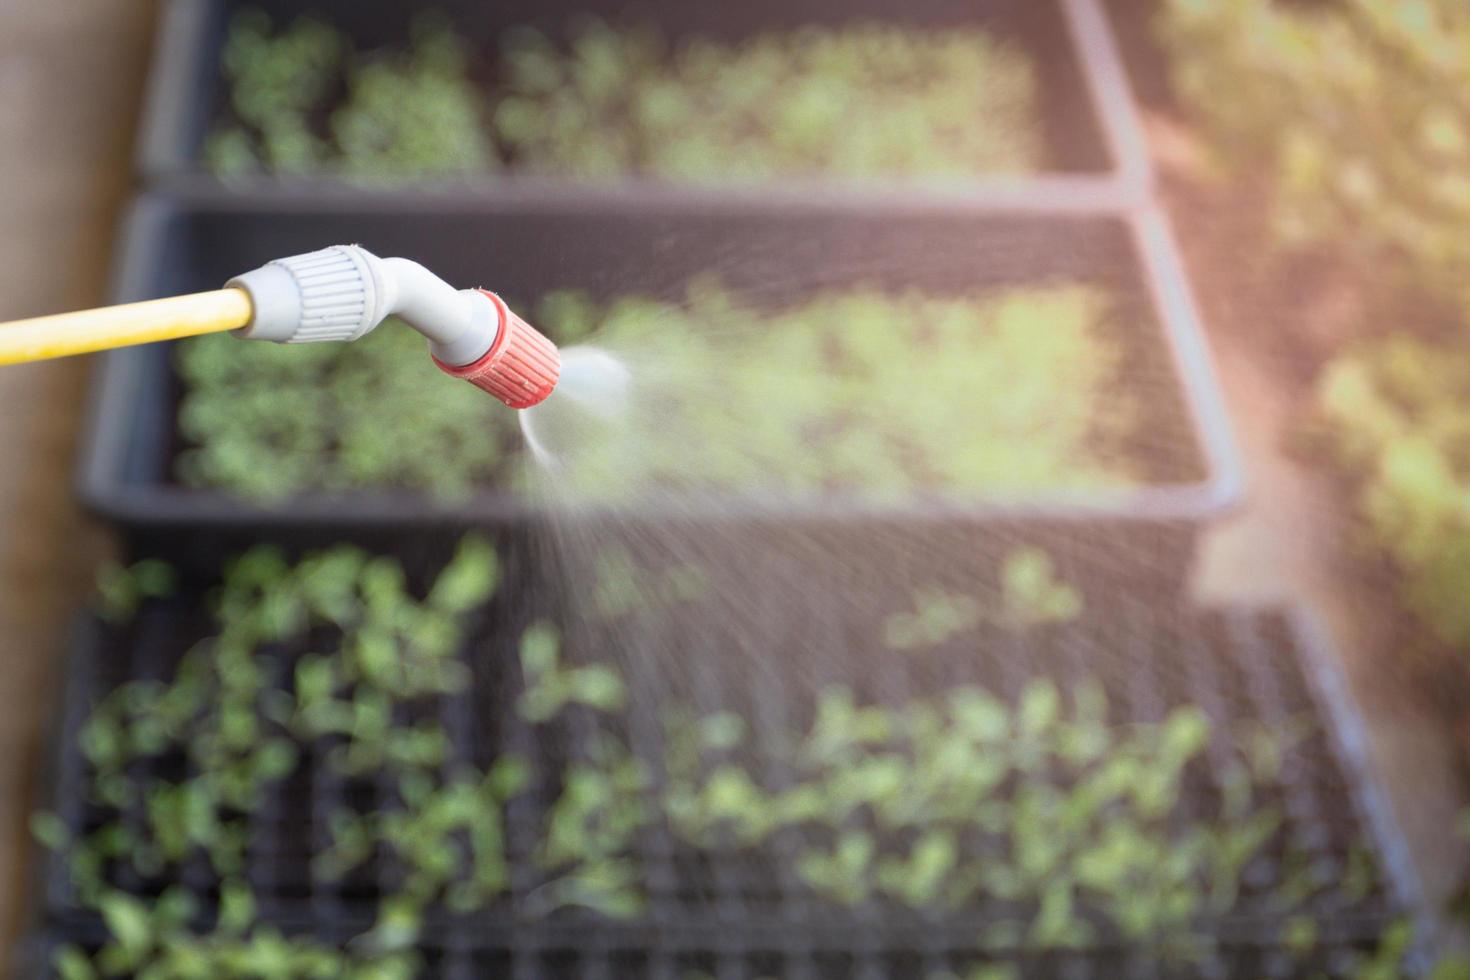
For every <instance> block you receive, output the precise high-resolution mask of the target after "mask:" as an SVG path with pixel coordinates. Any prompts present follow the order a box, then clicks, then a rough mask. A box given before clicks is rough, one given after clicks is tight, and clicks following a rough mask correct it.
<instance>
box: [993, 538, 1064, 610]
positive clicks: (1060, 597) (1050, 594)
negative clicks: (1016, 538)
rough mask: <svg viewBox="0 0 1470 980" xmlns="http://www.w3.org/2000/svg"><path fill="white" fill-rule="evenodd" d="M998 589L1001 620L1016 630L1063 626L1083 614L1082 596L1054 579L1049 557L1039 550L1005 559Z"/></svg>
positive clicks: (1024, 549) (1013, 554) (1029, 549)
mask: <svg viewBox="0 0 1470 980" xmlns="http://www.w3.org/2000/svg"><path fill="white" fill-rule="evenodd" d="M1001 590H1002V591H1001V596H1002V602H1003V604H1004V608H1005V612H1004V619H1005V620H1006V621H1007V622H1008V623H1010V624H1011V625H1013V626H1016V627H1020V628H1029V627H1033V626H1040V625H1044V624H1048V623H1065V622H1070V621H1072V620H1074V619H1076V618H1077V617H1078V616H1080V615H1081V614H1082V608H1083V603H1082V595H1081V593H1079V592H1078V591H1077V589H1076V588H1074V587H1073V586H1070V585H1068V584H1066V583H1065V582H1062V581H1061V580H1060V579H1058V578H1057V576H1056V569H1055V566H1054V564H1053V562H1052V559H1051V556H1050V555H1048V554H1047V553H1046V552H1045V551H1042V550H1041V549H1040V548H1022V549H1020V550H1019V551H1016V552H1013V553H1012V554H1010V555H1009V556H1007V558H1006V563H1005V567H1004V568H1003V569H1002V571H1001Z"/></svg>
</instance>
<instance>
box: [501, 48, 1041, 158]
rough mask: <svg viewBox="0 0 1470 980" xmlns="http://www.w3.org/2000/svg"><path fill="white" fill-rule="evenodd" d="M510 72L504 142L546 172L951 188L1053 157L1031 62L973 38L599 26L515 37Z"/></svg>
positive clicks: (507, 59)
mask: <svg viewBox="0 0 1470 980" xmlns="http://www.w3.org/2000/svg"><path fill="white" fill-rule="evenodd" d="M504 65H505V70H504V81H503V94H502V95H501V96H500V98H499V99H498V101H497V104H496V107H495V110H494V123H495V131H496V135H497V136H498V138H499V139H500V141H501V143H502V144H503V145H504V146H505V148H506V151H507V153H508V155H509V156H510V158H511V160H512V161H513V163H514V164H515V165H516V166H517V167H518V168H521V169H524V170H529V171H533V172H537V173H555V174H565V175H573V176H579V177H586V178H592V179H597V178H608V177H614V176H619V175H623V174H635V173H647V174H652V175H656V176H659V177H662V178H665V179H669V180H680V181H722V180H723V181H742V180H745V181H749V180H763V179H773V178H778V177H789V176H803V175H819V174H831V175H835V176H839V177H848V178H865V177H881V176H905V177H917V178H930V179H946V178H949V179H952V178H957V177H966V176H971V175H974V174H977V173H986V172H997V171H1002V172H1004V171H1010V172H1023V171H1029V170H1034V169H1037V168H1038V167H1039V166H1040V165H1041V163H1042V162H1043V156H1044V154H1043V152H1042V145H1041V140H1040V135H1039V130H1038V128H1037V126H1036V119H1037V105H1036V100H1037V96H1036V81H1035V77H1034V70H1033V67H1032V65H1031V64H1030V62H1029V61H1028V60H1027V58H1026V57H1025V56H1024V55H1023V54H1022V53H1021V52H1020V51H1019V50H1017V49H1016V48H1014V47H1012V46H1011V45H1009V44H1007V43H1005V42H1000V41H997V40H996V39H995V38H993V37H991V36H990V35H988V34H986V33H984V32H981V31H976V30H947V31H944V32H942V33H940V32H928V31H915V30H904V29H899V28H895V27H885V26H880V25H876V24H859V25H853V26H849V27H843V28H837V29H824V28H816V27H811V28H806V29H803V30H801V31H796V32H793V33H790V34H765V35H759V36H756V37H753V38H750V39H749V40H746V41H744V42H742V43H740V44H727V43H724V42H716V41H713V40H707V39H700V38H696V39H692V40H689V41H687V42H685V43H683V44H682V45H680V46H679V47H678V48H676V49H673V50H671V49H670V47H669V45H668V44H667V43H666V42H665V41H664V39H663V38H661V37H660V36H659V35H658V34H657V33H656V32H654V31H651V30H649V29H646V28H645V29H633V30H618V29H615V28H612V27H610V26H608V25H606V24H604V23H601V22H595V21H594V22H588V23H586V24H584V25H583V26H582V27H581V28H580V29H579V30H578V31H577V32H576V33H575V34H574V36H573V37H572V38H571V40H570V42H569V43H567V44H565V45H563V44H559V43H557V42H556V41H554V40H552V39H551V38H549V37H547V36H546V35H543V34H540V33H537V32H534V31H529V30H517V31H514V32H509V33H507V35H506V37H505V40H504ZM859 107H860V108H859ZM855 110H856V111H861V113H862V116H863V120H864V124H863V125H861V126H854V125H853V124H852V113H853V111H855Z"/></svg>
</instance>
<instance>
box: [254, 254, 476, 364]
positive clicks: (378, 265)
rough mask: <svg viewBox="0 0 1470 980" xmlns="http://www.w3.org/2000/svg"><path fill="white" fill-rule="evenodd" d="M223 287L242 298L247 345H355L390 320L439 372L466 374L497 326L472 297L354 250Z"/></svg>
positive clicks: (279, 264) (403, 264)
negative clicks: (419, 337)
mask: <svg viewBox="0 0 1470 980" xmlns="http://www.w3.org/2000/svg"><path fill="white" fill-rule="evenodd" d="M226 285H228V286H233V287H235V288H238V289H243V290H245V292H247V293H249V294H250V299H251V302H252V304H253V305H254V308H255V316H254V318H253V319H252V320H251V322H250V325H249V326H247V327H243V328H241V329H240V330H238V331H236V334H237V335H238V336H240V337H243V338H246V339H248V340H270V341H274V342H276V343H279V344H309V343H319V342H325V341H333V340H335V341H351V340H357V339H359V338H361V337H363V336H366V335H367V334H368V333H370V332H371V331H372V330H373V329H374V328H375V327H377V326H378V324H380V323H382V322H383V321H384V320H386V319H387V318H388V317H390V316H397V317H398V318H399V319H401V320H403V322H405V323H407V324H408V325H409V326H410V327H413V328H414V329H415V330H417V331H418V332H419V333H421V334H423V335H424V336H425V337H427V338H428V340H429V351H430V353H432V354H433V355H434V359H435V360H437V361H438V362H439V363H440V364H442V365H446V366H449V367H467V366H469V365H473V364H475V363H476V362H478V361H480V360H481V359H482V358H484V357H485V356H486V354H487V353H489V351H490V350H491V348H492V347H494V346H495V343H496V340H497V339H498V338H499V335H500V332H501V328H502V325H503V322H504V318H503V317H502V315H501V311H500V308H499V307H497V305H496V303H495V302H494V301H493V300H492V299H491V297H490V296H489V295H487V294H486V293H484V292H482V291H480V290H477V289H455V288H454V287H453V286H451V285H449V283H447V282H445V281H444V280H443V279H440V278H439V277H438V276H436V275H434V274H433V273H432V272H430V271H429V270H428V269H426V268H424V267H423V266H421V265H419V264H418V263H417V262H413V261H410V260H408V259H380V258H378V257H377V256H376V255H374V254H373V253H371V252H369V251H368V250H367V249H365V248H361V247H359V246H357V245H335V246H333V247H331V248H324V249H322V250H321V251H319V252H310V253H307V254H306V255H295V256H292V257H290V258H285V259H276V260H275V261H273V262H269V263H267V264H266V265H263V266H261V267H260V268H259V269H256V270H255V271H253V272H247V273H245V274H244V275H242V276H236V277H235V278H234V279H231V280H230V281H229V283H227V284H226Z"/></svg>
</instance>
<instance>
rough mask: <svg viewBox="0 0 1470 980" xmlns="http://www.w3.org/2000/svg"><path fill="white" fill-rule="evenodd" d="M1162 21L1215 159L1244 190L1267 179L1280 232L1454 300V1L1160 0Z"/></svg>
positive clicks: (1461, 39) (1461, 256) (1468, 131)
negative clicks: (1292, 0)
mask: <svg viewBox="0 0 1470 980" xmlns="http://www.w3.org/2000/svg"><path fill="white" fill-rule="evenodd" d="M1160 34H1161V37H1162V39H1163V40H1164V42H1165V44H1166V46H1167V47H1168V48H1169V49H1170V51H1171V53H1172V55H1173V66H1172V67H1173V77H1174V82H1175V86H1176V88H1177V90H1178V91H1179V92H1180V94H1181V96H1182V97H1183V99H1184V101H1185V102H1186V103H1187V104H1188V106H1189V107H1190V110H1191V112H1192V113H1193V114H1194V115H1195V116H1197V117H1198V118H1199V119H1201V120H1203V122H1204V123H1205V124H1206V126H1207V127H1208V129H1209V130H1210V132H1211V134H1212V135H1213V136H1214V143H1215V146H1216V148H1217V150H1218V153H1219V155H1220V156H1221V157H1222V158H1223V160H1224V162H1225V163H1226V165H1228V166H1230V167H1231V168H1232V169H1233V170H1235V171H1236V172H1238V173H1240V174H1242V175H1249V178H1250V180H1251V181H1252V188H1253V191H1254V194H1255V196H1259V194H1260V187H1259V185H1260V180H1261V176H1262V175H1263V174H1265V175H1269V176H1270V177H1271V178H1272V180H1271V184H1272V185H1273V186H1272V187H1271V190H1273V191H1274V195H1273V199H1272V215H1271V217H1272V221H1273V223H1274V226H1275V231H1276V233H1277V237H1278V239H1279V240H1280V241H1281V242H1282V243H1283V244H1284V245H1286V246H1289V247H1296V246H1302V245H1327V246H1330V247H1331V248H1332V249H1333V250H1335V251H1336V252H1337V253H1339V254H1341V255H1344V256H1350V257H1353V258H1355V259H1357V260H1359V261H1360V263H1361V265H1362V268H1363V269H1364V270H1366V272H1367V273H1368V274H1367V275H1365V276H1364V277H1363V278H1364V279H1365V280H1366V281H1370V282H1376V283H1383V282H1386V281H1388V280H1391V279H1393V278H1394V277H1395V275H1396V276H1397V278H1398V280H1399V281H1400V282H1402V283H1403V284H1405V285H1412V286H1415V287H1418V288H1421V289H1425V290H1427V291H1428V292H1429V293H1430V294H1431V295H1433V296H1435V297H1438V298H1441V299H1445V300H1447V301H1449V302H1451V303H1453V304H1454V306H1455V307H1456V308H1457V309H1463V308H1464V307H1465V304H1466V302H1467V301H1470V289H1467V287H1466V279H1465V276H1464V275H1463V271H1464V268H1465V266H1466V263H1467V261H1470V245H1467V244H1466V242H1465V236H1464V235H1463V234H1462V231H1463V228H1464V225H1465V220H1466V217H1467V215H1470V179H1467V178H1466V176H1465V166H1466V163H1467V162H1470V94H1467V93H1470V87H1467V84H1466V82H1467V81H1470V69H1467V68H1466V65H1465V63H1464V62H1463V60H1461V59H1458V58H1454V57H1449V56H1447V55H1446V52H1449V51H1454V50H1458V49H1459V48H1461V47H1463V46H1464V45H1466V44H1467V43H1470V19H1467V18H1466V17H1465V8H1464V6H1463V5H1462V4H1461V3H1460V2H1459V0H1420V2H1414V3H1409V4H1384V3H1379V2H1377V0H1346V2H1343V3H1333V4H1284V3H1278V2H1275V0H1231V2H1228V3H1212V2H1202V0H1169V2H1168V3H1166V4H1164V5H1163V11H1162V17H1161V20H1160ZM1227 91H1228V92H1230V93H1232V94H1231V97H1230V98H1228V99H1222V98H1220V93H1221V92H1227ZM1421 308H1422V301H1420V302H1419V303H1416V305H1415V307H1414V309H1415V310H1416V311H1418V310H1419V309H1421Z"/></svg>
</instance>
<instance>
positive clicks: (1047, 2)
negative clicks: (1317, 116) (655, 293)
mask: <svg viewBox="0 0 1470 980" xmlns="http://www.w3.org/2000/svg"><path fill="white" fill-rule="evenodd" d="M245 7H255V8H259V9H262V10H265V11H267V12H268V13H270V14H271V15H272V17H273V19H274V20H275V21H276V22H278V23H288V22H290V21H292V20H294V19H295V18H296V17H298V16H301V15H303V14H312V15H315V16H318V17H320V18H321V19H323V20H326V21H327V22H329V23H331V24H333V25H335V26H337V27H339V28H340V29H342V30H343V31H344V32H345V33H346V34H347V35H348V36H349V37H350V38H351V39H352V40H353V41H354V42H355V43H356V45H358V46H359V47H365V48H373V47H378V46H382V45H386V44H394V43H400V42H401V41H402V39H403V38H405V37H407V36H408V27H409V24H410V23H411V22H412V20H413V18H414V16H415V15H416V14H418V13H420V12H422V11H423V10H426V9H427V10H435V11H442V12H443V13H445V14H447V15H448V16H449V17H450V18H451V22H452V23H454V24H455V25H456V26H457V27H458V28H459V29H460V30H461V31H462V32H463V36H464V37H465V39H466V40H467V41H468V42H469V44H470V45H471V48H472V50H473V51H474V52H475V54H476V55H477V56H478V57H479V58H480V60H481V61H482V62H483V63H485V64H493V61H494V58H495V54H496V50H497V47H496V45H497V37H498V36H499V35H500V33H501V32H502V31H503V30H504V29H505V28H507V27H511V26H515V25H521V24H527V25H532V26H535V27H538V28H541V29H542V30H545V31H548V32H550V33H553V34H560V33H561V32H562V31H564V30H565V29H566V27H567V24H568V22H569V20H570V19H572V18H575V16H576V15H578V14H585V13H591V14H594V15H598V16H601V17H604V18H610V19H612V20H614V21H617V20H620V19H622V20H626V21H627V22H630V23H651V24H654V25H656V26H658V27H660V28H661V30H662V31H663V33H665V34H666V35H668V36H669V37H671V39H673V40H675V41H677V40H678V39H679V38H681V37H688V36H691V35H698V36H712V37H716V38H728V39H731V40H738V39H740V38H742V37H747V36H750V35H752V34H755V33H759V32H765V31H780V30H789V29H794V28H797V27H800V26H803V25H808V24H817V25H835V24H842V23H852V22H860V21H876V22H879V23H890V24H895V25H900V26H904V25H911V26H914V27H920V28H936V27H937V28H944V27H959V26H980V27H984V28H986V29H988V30H991V31H993V32H995V33H996V34H997V35H998V36H1000V37H1002V38H1005V39H1008V40H1013V41H1014V42H1015V43H1017V44H1018V45H1020V46H1021V47H1022V49H1023V50H1025V51H1026V52H1028V53H1029V54H1030V55H1031V56H1032V58H1033V60H1034V62H1035V64H1036V68H1037V72H1038V79H1039V83H1040V85H1039V88H1040V97H1039V100H1038V101H1039V112H1040V115H1041V117H1042V118H1041V119H1039V120H1038V124H1039V125H1040V126H1041V127H1042V130H1043V133H1044V136H1045V140H1044V142H1045V143H1046V145H1047V149H1048V150H1049V156H1050V157H1051V161H1052V167H1051V169H1049V170H1047V171H1046V172H1044V173H1040V174H1036V175H1034V176H1020V177H987V176H985V175H977V177H976V178H975V179H974V180H973V181H967V180H960V181H955V182H952V183H945V184H938V185H934V186H931V187H929V188H928V189H927V190H920V189H919V185H915V184H913V183H911V182H910V183H908V184H907V185H906V183H905V182H903V181H898V180H888V181H883V180H880V181H864V182H862V183H861V184H853V185H850V186H844V185H843V184H841V183H839V182H833V181H823V180H820V179H813V180H803V181H786V180H782V181H772V182H769V183H762V184H760V185H759V186H758V187H755V188H751V187H746V188H743V189H736V188H735V187H731V186H728V185H726V186H723V187H722V186H720V185H709V186H704V187H677V186H674V185H665V184H660V183H658V182H656V181H643V180H629V181H618V182H616V183H615V184H614V185H613V186H616V187H617V188H618V192H619V193H620V194H623V195H625V196H626V197H628V198H629V199H631V200H639V201H642V200H650V199H653V200H657V199H660V198H662V197H666V196H673V197H679V198H690V197H692V198H699V199H704V198H709V197H716V198H718V197H720V196H722V195H727V194H733V195H737V196H738V195H751V194H754V195H756V196H769V195H776V196H779V197H781V198H783V199H794V200H804V199H808V198H810V197H811V196H812V195H813V194H827V195H833V196H836V197H839V198H844V197H845V198H847V199H849V200H858V201H866V200H869V199H870V198H871V197H872V196H874V195H875V194H877V195H880V196H882V195H885V194H895V195H897V196H900V197H903V196H906V195H911V194H921V195H938V196H941V197H973V196H979V197H982V198H984V197H994V196H999V197H1002V198H1005V197H1014V196H1017V195H1019V196H1020V197H1022V198H1029V199H1037V198H1046V197H1057V196H1064V197H1070V198H1073V199H1076V200H1092V201H1106V200H1111V201H1114V202H1116V201H1118V200H1122V199H1125V198H1126V199H1132V198H1135V197H1138V196H1140V195H1141V194H1142V192H1143V191H1144V190H1145V189H1146V188H1147V186H1148V184H1149V173H1150V169H1149V158H1148V153H1147V149H1146V144H1145V141H1144V139H1143V136H1142V129H1141V127H1140V125H1139V121H1138V119H1137V116H1136V113H1135V109H1134V106H1133V101H1132V98H1131V95H1130V93H1129V88H1128V83H1127V78H1126V73H1125V72H1124V71H1123V68H1122V65H1121V61H1120V60H1119V57H1118V54H1117V51H1116V49H1115V46H1114V44H1113V40H1112V37H1111V34H1110V32H1109V27H1108V24H1107V20H1106V17H1105V16H1104V14H1103V12H1102V10H1101V8H1100V7H1099V5H1098V3H1097V0H971V2H966V0H917V2H910V3H904V4H893V3H889V2H887V0H844V2H833V0H752V2H746V3H739V4H695V3H686V2H682V0H629V2H613V3H608V2H606V0H592V2H586V0H556V2H551V3H547V2H543V0H508V2H497V3H493V4H488V3H481V2H478V0H434V2H425V3H405V2H400V0H171V2H170V3H168V4H167V5H166V6H165V9H164V11H163V15H162V16H161V18H160V21H159V27H158V40H157V43H156V48H157V50H156V54H155V61H154V69H153V76H152V80H151V83H150V86H149V97H148V104H147V109H146V113H145V117H144V126H143V134H142V138H141V141H140V150H139V166H140V169H141V170H142V172H143V175H144V177H145V179H146V180H148V181H150V182H162V183H171V184H204V185H208V186H219V182H218V181H216V180H215V179H214V178H213V177H212V176H211V175H209V174H208V173H207V172H206V171H205V170H204V169H203V167H202V163H201V154H202V147H203V144H204V141H205V138H206V135H207V133H208V132H209V130H210V127H211V125H212V124H213V122H214V121H215V119H216V118H218V117H219V116H220V114H221V113H222V112H223V111H224V108H225V99H226V95H225V92H224V84H223V80H222V79H221V77H220V67H219V66H220V55H221V48H222V46H223V44H224V39H225V35H226V30H227V26H228V23H229V21H230V18H231V15H232V14H233V13H234V12H235V11H237V10H239V9H242V8H245ZM985 122H986V121H985V120H984V119H982V118H977V119H976V120H975V125H976V126H983V125H985ZM470 124H474V121H467V125H470ZM465 180H466V181H468V182H469V183H472V184H477V185H484V187H485V188H486V189H487V190H490V189H494V190H497V191H504V192H509V193H512V194H533V195H540V196H543V197H545V198H547V199H551V200H566V199H568V198H569V197H571V198H576V197H577V196H579V195H580V194H583V193H590V194H592V195H593V196H595V195H596V194H597V193H598V190H597V188H596V185H588V184H585V183H582V182H578V181H575V180H562V179H549V180H548V179H545V178H539V179H538V178H527V177H517V176H515V175H514V174H513V173H512V174H509V175H496V176H490V175H487V176H485V177H482V178H466V179H465ZM262 182H263V183H266V184H272V183H279V182H283V183H286V184H288V185H294V186H296V187H297V188H298V189H299V190H302V191H303V192H307V193H309V192H310V188H311V187H312V185H313V184H316V183H321V182H326V183H330V182H331V180H330V178H315V179H310V178H308V179H299V178H251V179H247V180H244V181H239V182H237V181H232V182H231V186H234V187H237V188H238V187H244V186H250V185H256V186H258V185H259V184H260V183H262Z"/></svg>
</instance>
